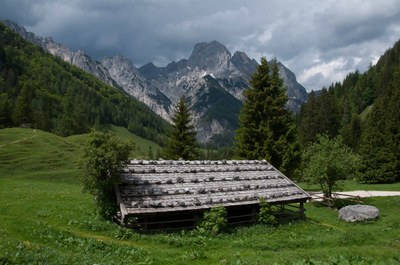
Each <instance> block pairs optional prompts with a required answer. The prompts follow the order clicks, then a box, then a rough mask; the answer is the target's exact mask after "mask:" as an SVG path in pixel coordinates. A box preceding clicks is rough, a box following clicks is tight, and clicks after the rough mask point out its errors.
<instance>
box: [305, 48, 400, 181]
mask: <svg viewBox="0 0 400 265" xmlns="http://www.w3.org/2000/svg"><path fill="white" fill-rule="evenodd" d="M299 133H300V139H301V142H302V144H303V146H306V145H308V144H309V143H312V142H314V141H315V139H316V136H317V134H322V133H323V134H327V135H328V136H330V137H335V136H337V135H340V136H341V137H342V138H343V141H344V143H346V144H347V145H348V146H349V147H351V148H352V149H353V150H354V151H356V152H358V153H359V154H360V155H361V156H362V158H363V161H364V165H363V168H362V172H361V175H360V178H361V180H362V181H365V182H376V183H380V182H395V181H400V41H398V42H397V43H396V44H395V45H394V46H393V47H392V48H391V49H389V50H388V51H386V52H385V54H384V55H383V56H382V57H381V58H380V59H379V61H378V62H377V64H376V65H374V66H372V65H371V66H370V67H369V69H368V70H367V71H366V72H365V73H362V74H361V73H359V72H358V71H356V72H354V73H350V74H349V75H348V76H347V77H346V78H345V79H344V81H343V82H342V83H336V84H332V85H331V86H330V87H329V88H328V89H324V90H322V92H321V93H319V94H318V95H316V94H315V93H311V95H310V97H309V100H308V102H307V103H306V104H305V105H304V106H303V107H302V109H301V113H300V118H299Z"/></svg>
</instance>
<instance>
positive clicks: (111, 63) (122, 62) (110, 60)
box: [101, 54, 138, 74]
mask: <svg viewBox="0 0 400 265" xmlns="http://www.w3.org/2000/svg"><path fill="white" fill-rule="evenodd" d="M101 64H102V65H103V66H104V67H105V68H107V69H114V68H115V66H118V68H120V69H122V68H123V69H126V70H127V71H129V72H131V73H135V74H138V70H137V69H136V67H135V66H134V65H133V64H132V62H131V61H130V60H129V59H127V58H125V57H123V56H122V55H120V54H118V55H116V56H113V57H105V58H104V59H103V60H102V62H101Z"/></svg>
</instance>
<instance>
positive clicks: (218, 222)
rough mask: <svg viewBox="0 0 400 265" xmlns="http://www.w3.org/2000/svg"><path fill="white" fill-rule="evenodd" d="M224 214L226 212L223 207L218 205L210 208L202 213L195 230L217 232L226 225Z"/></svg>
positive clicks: (211, 233) (208, 232)
mask: <svg viewBox="0 0 400 265" xmlns="http://www.w3.org/2000/svg"><path fill="white" fill-rule="evenodd" d="M226 216H227V212H226V209H225V207H223V206H218V207H214V208H211V209H210V210H209V211H207V212H205V213H204V216H203V218H202V219H201V221H200V223H199V225H198V226H197V231H199V232H200V233H206V234H210V235H216V234H218V233H219V232H221V231H223V230H224V229H226V228H227V226H228V220H227V218H226Z"/></svg>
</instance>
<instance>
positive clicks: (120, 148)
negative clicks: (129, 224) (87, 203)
mask: <svg viewBox="0 0 400 265" xmlns="http://www.w3.org/2000/svg"><path fill="white" fill-rule="evenodd" d="M133 149H134V143H133V142H127V141H123V140H121V139H120V138H118V137H116V136H114V135H112V134H110V133H101V132H97V131H94V132H92V133H91V134H90V138H89V141H88V144H87V146H86V148H85V153H84V160H83V162H82V164H81V167H82V169H83V173H84V175H83V187H84V191H87V192H89V193H90V194H92V195H93V196H94V199H95V202H96V204H97V207H98V210H99V213H100V215H101V216H102V217H104V218H107V219H110V218H112V217H113V216H114V214H115V213H116V210H117V203H116V201H117V200H116V196H115V191H114V185H115V184H116V183H118V182H119V177H120V172H121V170H122V168H123V167H124V165H125V164H126V162H127V161H128V158H129V154H130V152H131V151H132V150H133Z"/></svg>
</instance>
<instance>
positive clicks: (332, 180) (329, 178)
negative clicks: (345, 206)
mask: <svg viewBox="0 0 400 265" xmlns="http://www.w3.org/2000/svg"><path fill="white" fill-rule="evenodd" d="M360 165H361V158H360V157H359V156H358V155H356V154H354V153H353V152H352V151H351V149H350V148H349V147H347V146H345V145H344V144H343V142H342V139H341V138H340V137H337V138H334V139H330V138H329V137H328V136H326V135H318V136H317V142H316V143H314V144H312V145H310V146H308V147H307V148H306V149H305V151H304V153H303V176H304V179H305V180H306V181H307V182H310V183H316V184H319V185H320V187H321V189H322V191H323V192H324V196H325V197H327V198H330V197H331V195H332V191H334V190H338V189H340V186H339V184H338V181H339V180H344V179H346V178H347V177H348V176H350V175H352V174H355V173H356V171H357V170H358V169H359V167H360Z"/></svg>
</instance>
